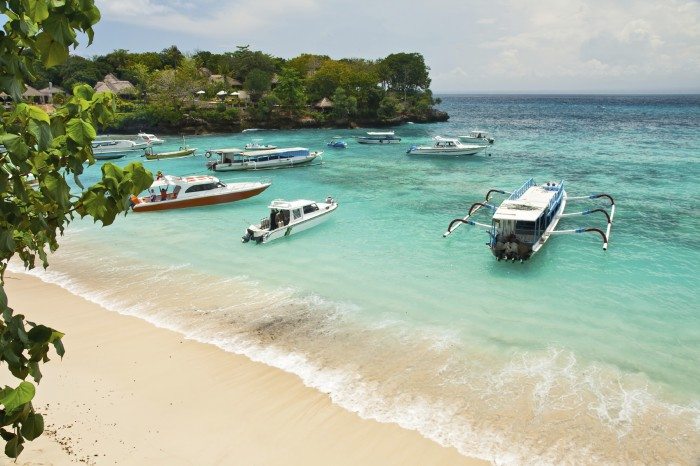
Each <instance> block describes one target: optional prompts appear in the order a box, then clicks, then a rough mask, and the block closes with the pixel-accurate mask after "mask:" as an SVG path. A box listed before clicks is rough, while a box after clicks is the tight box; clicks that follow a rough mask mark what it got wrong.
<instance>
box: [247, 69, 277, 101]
mask: <svg viewBox="0 0 700 466" xmlns="http://www.w3.org/2000/svg"><path fill="white" fill-rule="evenodd" d="M271 78H272V76H271V75H270V74H269V73H267V72H265V71H263V70H260V69H257V68H256V69H254V70H252V71H251V72H250V73H248V77H247V78H246V80H245V82H244V83H243V87H244V88H245V89H246V90H247V91H248V92H250V94H251V96H252V97H253V98H258V97H259V96H260V95H261V94H262V93H263V92H265V91H267V90H269V89H270V79H271Z"/></svg>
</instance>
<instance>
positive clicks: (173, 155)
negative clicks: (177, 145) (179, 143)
mask: <svg viewBox="0 0 700 466" xmlns="http://www.w3.org/2000/svg"><path fill="white" fill-rule="evenodd" d="M195 152H197V149H181V150H175V151H170V152H153V149H152V148H150V147H149V148H147V149H146V153H145V154H144V156H145V157H146V160H160V159H177V158H180V157H187V156H190V155H192V154H194V153H195Z"/></svg>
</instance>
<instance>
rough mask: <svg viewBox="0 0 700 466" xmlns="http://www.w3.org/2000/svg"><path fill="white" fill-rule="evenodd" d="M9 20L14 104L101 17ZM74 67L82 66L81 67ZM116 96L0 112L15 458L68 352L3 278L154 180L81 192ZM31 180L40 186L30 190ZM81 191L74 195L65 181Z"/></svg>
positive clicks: (87, 7) (90, 10)
mask: <svg viewBox="0 0 700 466" xmlns="http://www.w3.org/2000/svg"><path fill="white" fill-rule="evenodd" d="M0 14H3V15H4V16H5V17H6V22H5V25H4V34H0V65H2V66H0V91H3V92H6V93H8V94H10V95H12V96H13V97H14V98H15V100H16V101H19V96H20V94H21V93H22V91H23V89H24V83H25V82H31V81H32V80H33V79H34V75H33V72H34V70H35V68H36V66H35V65H36V62H37V61H39V62H40V63H42V64H43V66H44V68H45V69H44V71H48V69H50V68H51V67H56V66H57V65H58V66H60V65H62V64H64V63H65V62H66V60H67V58H68V47H69V46H75V45H77V41H76V37H77V35H76V31H83V32H85V33H86V34H87V36H88V38H89V39H90V40H92V36H93V31H92V26H93V24H95V23H96V22H97V21H98V20H99V18H100V14H99V11H98V10H97V8H96V7H95V5H94V4H93V1H92V0H72V1H63V0H22V1H19V0H15V1H4V2H0ZM74 63H81V61H80V60H74ZM114 108H115V97H114V96H113V95H112V94H104V93H95V92H94V91H93V90H92V88H91V87H90V86H87V85H78V86H76V87H74V88H73V96H72V97H71V98H69V99H67V100H66V102H65V104H64V105H63V106H60V107H59V108H57V109H56V111H55V112H54V113H52V114H51V115H48V114H47V113H45V112H44V111H43V110H41V109H40V108H39V107H36V106H33V105H27V104H24V103H19V104H17V105H16V106H15V107H14V109H12V110H11V111H6V112H3V113H2V114H1V116H2V121H1V122H0V144H2V145H3V146H4V149H5V150H4V151H3V152H1V153H0V192H1V193H2V202H1V203H0V313H1V314H2V319H0V363H2V364H6V365H7V367H8V369H9V371H10V373H11V374H12V375H13V376H14V377H15V378H17V379H19V380H20V382H19V385H17V386H16V387H14V388H13V387H12V386H9V385H6V386H4V387H3V388H2V389H1V390H0V436H2V438H3V440H4V441H5V442H6V443H5V454H6V455H8V456H10V457H12V458H16V457H17V456H18V455H19V454H20V453H21V452H22V450H23V449H24V446H23V444H24V442H25V440H33V439H35V438H36V437H38V436H39V435H41V433H42V432H43V429H44V421H43V418H42V416H41V415H39V414H37V413H36V412H35V411H34V407H33V406H32V399H33V398H34V395H35V390H36V388H35V386H34V384H33V383H31V382H28V381H26V379H27V378H28V377H31V378H32V379H33V381H34V382H35V383H37V384H38V383H39V382H40V381H41V370H40V365H41V364H43V363H46V362H48V361H49V357H48V354H49V350H50V348H51V347H53V348H54V350H55V351H56V353H57V354H58V355H59V356H62V355H63V353H64V349H63V343H62V341H61V338H62V337H63V334H62V333H61V332H58V331H56V330H54V329H51V328H49V327H46V326H43V325H40V324H35V323H33V322H29V321H25V319H24V316H23V315H21V314H15V313H14V311H13V310H12V309H11V308H10V307H9V306H8V300H7V296H6V294H5V289H4V281H3V277H4V272H5V269H6V268H7V264H8V262H9V260H10V259H12V258H13V257H17V258H19V259H20V260H21V261H22V262H23V264H24V266H25V267H28V268H33V267H34V266H35V263H36V261H37V260H39V261H41V263H42V265H43V266H44V267H47V266H48V252H53V251H55V250H56V249H57V248H58V237H59V235H61V234H63V231H64V229H65V227H66V226H67V225H68V224H69V223H70V222H71V221H72V220H73V219H74V216H75V215H76V214H77V215H80V216H81V217H84V216H90V217H92V218H93V219H94V221H100V222H102V224H103V225H109V224H111V223H112V222H113V221H114V219H115V217H116V216H117V215H118V214H119V213H121V212H125V211H126V209H127V207H128V200H129V196H130V195H132V194H138V193H139V192H141V191H142V190H144V189H145V188H147V187H148V186H149V185H150V184H151V182H152V176H151V174H150V173H149V172H148V171H146V170H145V169H144V168H143V167H142V166H141V165H140V164H130V165H128V166H127V167H126V168H124V169H121V168H119V167H117V166H115V165H112V164H105V165H104V166H103V167H102V180H101V181H100V182H98V183H96V184H95V185H93V186H90V187H88V188H84V187H83V185H82V183H81V182H80V175H81V174H82V173H83V167H84V164H85V163H88V164H92V163H94V158H93V155H92V141H93V139H94V138H95V134H96V132H95V127H96V126H98V125H105V124H107V123H108V122H109V121H110V120H111V119H112V117H113V114H114ZM30 175H31V176H32V177H33V178H34V179H35V180H36V182H37V187H36V188H34V187H32V186H30V184H29V177H30ZM70 178H72V184H73V185H74V186H77V188H71V185H70V184H69V182H68V179H70Z"/></svg>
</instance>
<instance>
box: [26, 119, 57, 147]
mask: <svg viewBox="0 0 700 466" xmlns="http://www.w3.org/2000/svg"><path fill="white" fill-rule="evenodd" d="M27 130H29V132H30V133H31V134H32V136H34V137H35V138H36V143H37V148H38V149H39V150H46V149H48V147H49V146H50V145H51V141H53V134H52V133H51V126H49V124H48V123H45V122H43V121H36V120H29V123H28V124H27Z"/></svg>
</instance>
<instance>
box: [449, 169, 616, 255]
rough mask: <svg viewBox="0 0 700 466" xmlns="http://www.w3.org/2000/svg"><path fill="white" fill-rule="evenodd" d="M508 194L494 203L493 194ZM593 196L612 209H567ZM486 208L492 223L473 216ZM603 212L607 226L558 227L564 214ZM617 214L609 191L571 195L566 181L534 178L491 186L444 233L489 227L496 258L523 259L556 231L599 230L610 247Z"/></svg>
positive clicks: (490, 245) (569, 232)
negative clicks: (508, 186) (511, 186)
mask: <svg viewBox="0 0 700 466" xmlns="http://www.w3.org/2000/svg"><path fill="white" fill-rule="evenodd" d="M494 193H496V194H505V195H507V196H508V198H506V199H505V200H504V201H503V202H501V204H500V206H498V207H496V206H495V205H493V204H491V203H490V202H489V201H490V198H491V195H492V194H494ZM591 199H606V200H607V201H608V202H609V205H608V206H604V207H609V208H610V212H609V213H608V210H606V208H603V207H599V208H594V209H589V210H584V211H582V212H572V213H564V209H565V208H566V204H567V202H570V201H579V200H591ZM482 208H486V209H488V210H490V211H491V212H493V215H492V218H491V223H490V224H487V223H479V222H476V221H474V220H471V217H472V216H473V215H474V214H476V213H477V212H478V211H480V210H481V209H482ZM594 212H600V213H602V214H603V215H605V218H606V220H607V228H606V229H605V231H603V230H601V229H599V228H575V229H570V230H557V229H556V227H557V224H558V223H559V220H560V219H562V218H564V217H573V216H577V215H588V214H592V213H594ZM614 216H615V201H614V200H613V198H612V197H611V196H610V195H608V194H591V195H589V196H577V197H569V196H567V194H566V191H565V190H564V181H563V180H562V181H559V182H549V183H546V184H544V185H537V184H535V181H534V180H533V179H532V178H531V179H529V180H528V181H526V182H525V183H524V184H523V185H522V186H521V187H520V188H518V189H516V190H515V191H513V192H506V191H502V190H500V189H491V190H489V192H487V193H486V197H485V200H484V201H483V202H475V203H474V204H472V206H471V207H470V208H469V211H468V212H467V215H466V217H464V218H456V219H454V220H452V221H451V222H450V225H449V226H448V227H447V231H446V232H445V233H444V234H443V237H447V236H448V235H450V234H451V233H452V232H453V231H455V230H456V229H457V227H459V226H460V225H462V224H467V225H473V226H477V227H481V228H484V229H486V230H487V233H488V234H489V242H488V243H486V245H487V246H488V247H489V248H490V249H491V252H492V253H493V255H494V256H496V259H498V260H501V259H506V260H511V261H515V260H519V261H520V262H522V261H524V260H527V259H529V258H531V257H532V256H533V255H535V254H536V253H537V252H538V251H539V250H540V249H541V248H542V246H544V244H545V243H546V242H547V240H548V239H549V238H550V237H551V236H553V235H564V234H574V233H589V232H591V233H598V234H599V235H600V236H601V238H602V239H603V250H604V251H607V249H608V242H609V241H610V230H611V228H612V222H613V218H614Z"/></svg>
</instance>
